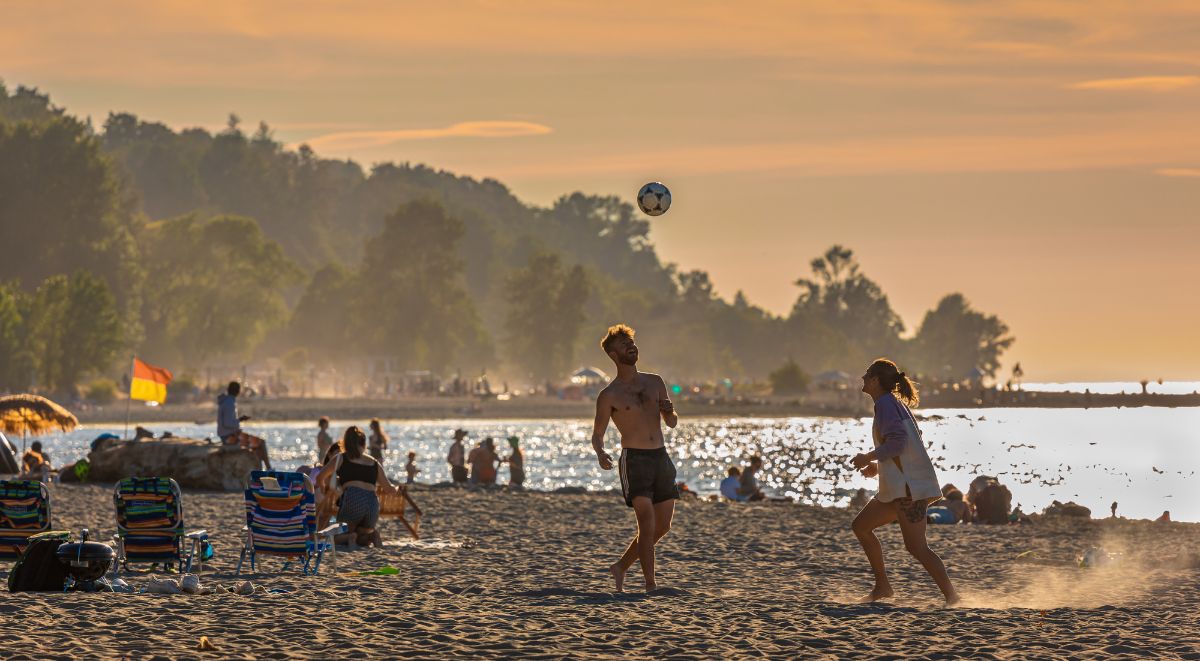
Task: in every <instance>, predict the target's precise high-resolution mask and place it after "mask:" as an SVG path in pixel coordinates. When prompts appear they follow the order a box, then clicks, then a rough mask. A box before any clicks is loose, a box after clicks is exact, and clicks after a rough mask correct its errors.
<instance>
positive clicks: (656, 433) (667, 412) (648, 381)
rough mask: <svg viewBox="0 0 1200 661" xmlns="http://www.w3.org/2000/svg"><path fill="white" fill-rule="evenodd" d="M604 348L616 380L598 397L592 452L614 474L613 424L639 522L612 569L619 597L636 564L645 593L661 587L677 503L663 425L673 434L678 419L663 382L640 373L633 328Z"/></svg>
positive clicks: (617, 331) (624, 489) (613, 332)
mask: <svg viewBox="0 0 1200 661" xmlns="http://www.w3.org/2000/svg"><path fill="white" fill-rule="evenodd" d="M600 346H601V348H602V349H603V350H604V353H605V354H607V355H608V357H609V358H610V359H611V360H612V361H613V363H614V364H615V365H616V368H617V375H616V377H615V378H614V379H613V380H612V381H610V382H609V384H608V385H607V386H605V387H604V389H603V390H601V391H600V394H599V395H598V396H597V397H596V422H595V425H594V427H593V429H592V449H593V450H595V451H596V461H597V462H598V463H599V464H600V468H601V469H603V470H612V467H613V460H612V457H611V456H609V454H608V452H606V451H605V450H604V434H605V432H606V431H608V423H609V420H611V421H612V422H613V423H614V424H616V426H617V431H619V432H620V433H621V457H620V460H619V463H620V471H619V472H620V477H621V495H622V496H623V497H624V499H625V504H626V505H627V506H629V507H631V508H633V513H634V516H635V517H636V518H637V535H636V536H635V537H634V538H633V541H631V542H629V546H628V547H626V549H625V553H624V554H622V555H621V557H620V559H618V560H617V561H616V562H615V563H613V564H612V566H611V567H609V568H608V570H609V572H610V573H612V576H613V579H614V581H615V583H616V589H617V592H620V591H621V590H622V589H624V586H625V573H626V572H627V571H629V568H630V567H632V566H633V563H634V562H640V563H641V565H642V575H643V576H644V577H645V579H646V590H647V591H650V590H654V589H656V588H657V587H658V584H657V583H656V582H655V576H654V545H655V544H657V543H658V541H659V540H660V539H662V538H663V536H664V535H666V534H667V532H668V531H670V530H671V518H672V517H673V516H674V513H675V501H676V499H678V498H679V486H678V485H677V484H676V482H675V476H676V470H675V464H674V463H673V462H672V461H671V457H670V455H668V454H667V448H666V444H665V442H664V441H663V433H662V425H663V424H664V423H665V424H666V425H667V427H669V428H671V429H674V428H675V425H677V424H679V416H678V415H676V413H675V404H674V403H672V402H671V397H670V395H668V394H667V384H666V383H664V382H663V380H662V377H660V376H659V375H657V374H650V373H646V372H639V371H638V369H637V361H638V347H637V344H635V343H634V331H633V329H632V328H630V327H628V326H626V325H624V324H619V325H616V326H612V327H610V328H609V329H608V333H606V334H605V336H604V340H602V341H601V343H600Z"/></svg>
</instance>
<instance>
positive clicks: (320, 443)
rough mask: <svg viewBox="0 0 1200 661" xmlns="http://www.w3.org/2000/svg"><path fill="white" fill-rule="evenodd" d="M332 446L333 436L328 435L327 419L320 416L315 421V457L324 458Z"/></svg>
mask: <svg viewBox="0 0 1200 661" xmlns="http://www.w3.org/2000/svg"><path fill="white" fill-rule="evenodd" d="M331 445H333V436H331V435H330V434H329V418H327V417H325V416H321V419H320V420H317V456H318V457H324V456H325V455H326V454H327V453H328V452H329V447H330V446H331Z"/></svg>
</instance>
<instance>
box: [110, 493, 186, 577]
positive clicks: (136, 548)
mask: <svg viewBox="0 0 1200 661" xmlns="http://www.w3.org/2000/svg"><path fill="white" fill-rule="evenodd" d="M113 504H114V505H115V506H116V509H117V534H116V535H114V536H113V539H114V541H116V543H117V566H118V567H119V568H123V569H125V570H128V569H129V564H130V563H149V564H150V565H151V568H152V569H153V566H154V565H156V564H158V563H162V565H163V568H164V569H167V568H168V567H169V566H170V565H172V564H174V565H175V566H176V568H177V569H178V571H180V572H187V571H191V570H192V562H193V561H194V560H195V559H197V558H199V560H200V571H204V556H203V552H204V550H205V547H206V546H207V542H208V532H207V531H204V530H194V531H192V532H189V533H186V534H185V533H184V527H183V493H182V492H181V491H180V489H179V485H178V484H177V483H176V482H175V480H173V479H171V478H169V477H127V478H125V479H123V480H121V481H120V482H118V483H117V486H116V487H114V488H113ZM188 542H190V548H188V549H187V550H185V548H184V547H185V546H187V545H188Z"/></svg>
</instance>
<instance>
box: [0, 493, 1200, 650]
mask: <svg viewBox="0 0 1200 661" xmlns="http://www.w3.org/2000/svg"><path fill="white" fill-rule="evenodd" d="M53 492H54V493H53V497H54V506H55V517H56V524H57V526H56V527H58V528H72V529H78V528H80V527H83V526H88V527H90V528H92V530H94V531H99V532H101V533H102V534H104V535H105V536H107V535H109V534H111V532H112V530H113V517H112V501H111V496H110V491H109V489H107V488H104V487H101V486H93V485H87V486H73V485H56V486H54V487H53ZM416 497H417V499H418V501H419V502H420V503H421V505H422V506H423V508H424V509H425V512H426V518H425V521H424V523H423V531H424V533H425V540H426V541H424V542H422V543H419V544H410V543H406V542H403V541H402V540H404V539H406V537H405V535H404V534H402V532H401V529H400V527H399V524H398V523H396V522H394V521H392V522H386V523H385V524H384V532H385V535H384V536H385V539H387V540H389V541H390V542H392V543H393V544H396V545H391V546H388V547H386V548H384V549H377V550H376V549H371V550H357V551H354V552H350V553H343V554H340V556H339V563H340V567H339V569H340V570H341V572H340V573H339V574H338V575H336V576H335V575H332V573H331V572H329V571H323V572H322V574H321V575H320V576H317V577H301V576H299V575H297V574H296V573H289V574H283V573H279V572H278V571H277V570H278V569H279V567H280V564H279V563H278V562H277V561H274V560H267V561H266V564H265V565H260V570H265V571H260V573H258V574H256V575H253V576H251V577H250V578H251V579H252V580H253V581H254V582H255V583H256V584H259V585H261V586H263V587H264V588H268V589H277V590H284V591H286V592H279V593H273V594H272V593H258V594H255V595H251V596H237V595H233V594H227V593H225V594H216V595H210V596H189V595H169V596H168V595H129V594H9V593H7V592H5V593H3V595H2V596H0V613H3V622H4V626H3V627H0V650H3V652H2V656H3V657H5V658H9V659H18V658H38V659H41V658H54V657H61V658H68V657H89V658H90V657H128V658H143V659H149V658H156V657H161V658H180V657H192V658H197V657H209V658H255V657H266V658H272V657H309V658H334V657H337V658H380V657H422V658H445V657H455V656H485V657H490V656H522V657H535V658H561V657H584V658H610V657H630V656H671V657H697V658H717V657H734V656H745V655H748V656H771V657H788V658H795V657H802V658H803V657H833V656H836V657H847V656H853V657H859V656H878V655H904V656H914V657H939V656H959V655H967V654H970V655H980V656H992V655H994V656H1011V657H1017V658H1029V657H1055V656H1061V657H1080V656H1088V655H1097V656H1099V655H1111V654H1123V653H1127V654H1147V655H1152V656H1155V657H1163V656H1171V655H1179V656H1185V657H1190V658H1200V609H1198V608H1197V606H1200V569H1198V568H1197V567H1200V562H1197V559H1196V557H1195V556H1194V555H1193V556H1188V554H1187V553H1188V551H1191V552H1192V553H1195V552H1196V551H1197V550H1200V525H1197V524H1184V523H1174V524H1154V523H1151V522H1146V521H1124V520H1116V521H1086V522H1072V521H1048V520H1045V519H1043V520H1041V521H1039V522H1038V523H1036V524H1031V525H1024V526H1005V527H985V526H953V527H933V528H931V532H930V540H931V545H932V546H933V547H934V549H935V550H937V551H938V552H939V553H941V554H942V556H943V558H945V560H946V564H947V565H948V567H949V569H950V572H951V576H952V577H953V579H954V580H955V582H956V583H957V585H958V587H959V589H960V591H961V592H962V593H963V594H964V596H965V597H966V602H965V605H964V606H963V607H959V608H953V609H947V608H943V607H942V606H941V600H940V598H939V595H938V593H937V591H936V588H935V587H934V585H933V583H932V582H931V581H930V580H929V579H928V578H927V577H926V575H925V574H924V572H923V571H922V570H921V569H920V568H919V567H918V566H917V565H916V563H915V562H914V561H913V560H912V559H911V558H910V557H909V556H908V555H907V553H906V552H905V551H904V548H903V543H902V542H901V540H900V536H899V531H898V530H897V529H896V527H895V526H891V527H889V528H886V529H884V530H882V531H881V535H880V536H881V539H882V541H883V544H884V549H885V553H886V555H887V559H888V561H889V566H890V567H891V573H892V576H893V584H894V587H895V589H896V596H895V597H894V598H893V599H892V600H891V601H890V603H886V604H874V605H859V604H856V603H854V600H855V598H856V597H857V596H858V595H860V594H864V593H865V592H866V591H867V590H868V589H869V587H870V574H869V570H868V568H867V564H866V561H865V560H864V559H863V557H862V555H861V551H860V550H859V548H858V545H857V542H856V541H855V539H854V537H853V536H852V535H851V533H850V531H849V522H850V519H851V516H852V515H851V513H850V512H848V511H847V510H841V509H820V508H815V507H809V506H801V505H793V504H787V503H761V504H724V503H712V502H696V501H689V502H682V503H680V505H679V507H678V508H677V515H676V519H675V526H674V529H673V530H672V532H671V533H670V534H669V535H668V536H667V538H666V539H665V540H664V541H663V543H662V544H661V545H660V552H659V570H660V574H659V577H660V578H659V582H660V585H662V586H664V589H662V590H661V591H660V592H659V593H656V594H654V595H649V596H648V595H646V594H644V593H643V592H641V591H640V589H641V587H642V581H641V577H640V575H639V574H638V573H637V567H636V566H635V568H634V570H633V571H631V573H630V576H629V580H628V584H627V588H629V589H630V591H629V592H626V593H624V594H614V593H613V592H612V589H611V585H610V583H609V581H610V579H609V577H608V574H607V573H606V571H605V569H606V567H607V566H608V564H609V563H611V562H612V561H613V560H614V559H615V557H616V555H617V554H618V553H619V552H620V550H621V549H622V547H623V545H624V544H625V543H626V541H627V538H628V537H629V535H630V529H631V525H632V514H631V513H630V511H629V510H628V509H626V508H625V507H624V505H623V503H621V502H620V501H619V499H618V497H617V496H616V495H615V494H602V495H564V494H538V493H509V492H504V491H464V490H458V489H451V488H423V489H418V490H417V492H416ZM185 508H186V513H187V517H188V521H189V524H190V526H189V527H201V528H206V529H208V530H209V532H210V533H211V534H212V536H213V541H214V544H215V545H216V550H217V558H216V561H215V563H214V565H213V566H214V569H215V571H213V572H211V573H206V574H204V576H203V578H202V581H203V582H204V583H205V584H221V585H227V584H231V583H232V582H233V581H234V580H235V577H234V576H233V568H234V565H235V563H236V562H237V556H238V548H239V547H240V536H239V535H240V533H239V529H240V526H241V520H242V518H241V517H242V515H241V496H240V494H230V493H188V494H186V495H185ZM1097 544H1102V545H1104V546H1105V547H1106V548H1107V549H1108V550H1111V551H1124V553H1125V555H1124V556H1123V557H1122V559H1121V561H1119V562H1118V563H1116V564H1114V565H1113V566H1111V567H1105V568H1095V569H1081V568H1079V567H1077V566H1076V565H1075V556H1076V555H1077V554H1079V553H1082V552H1083V550H1085V549H1086V548H1087V547H1089V546H1093V545H1097ZM1023 552H1031V553H1026V554H1025V555H1024V556H1022V557H1018V555H1019V554H1021V553H1023ZM384 565H393V566H396V567H399V568H400V569H401V573H400V574H399V575H398V576H357V575H354V574H353V573H352V572H356V571H362V570H369V569H374V568H377V567H381V566H384ZM4 570H5V571H4V574H6V573H7V566H5V567H4ZM129 580H130V582H131V583H133V584H134V585H135V586H141V585H145V583H146V582H147V580H148V577H147V576H136V577H132V578H129ZM201 636H207V637H208V639H209V640H210V641H211V642H212V644H213V645H214V646H215V647H216V650H215V651H213V652H199V651H197V650H196V647H197V644H198V642H199V639H200V637H201Z"/></svg>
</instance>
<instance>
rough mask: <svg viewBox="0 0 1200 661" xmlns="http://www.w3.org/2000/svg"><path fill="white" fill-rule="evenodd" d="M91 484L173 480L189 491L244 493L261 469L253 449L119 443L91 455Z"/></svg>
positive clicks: (180, 442)
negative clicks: (251, 477)
mask: <svg viewBox="0 0 1200 661" xmlns="http://www.w3.org/2000/svg"><path fill="white" fill-rule="evenodd" d="M88 462H90V464H91V469H90V471H89V474H88V480H89V481H91V482H116V481H118V480H120V479H123V478H126V477H151V476H153V477H170V478H174V479H175V481H176V482H178V483H179V486H180V487H182V488H185V489H212V490H218V491H220V490H223V491H240V490H241V489H243V488H245V485H246V475H247V474H248V473H249V472H250V471H252V470H257V469H258V467H259V463H258V459H257V458H256V457H255V456H254V454H253V453H252V452H250V451H249V450H244V449H242V448H240V447H238V446H236V445H220V444H217V443H209V442H207V441H198V440H196V439H192V438H180V437H173V438H161V439H141V440H137V441H117V442H115V443H109V444H106V445H104V446H102V447H99V448H97V449H96V450H95V451H93V452H91V453H89V454H88Z"/></svg>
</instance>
